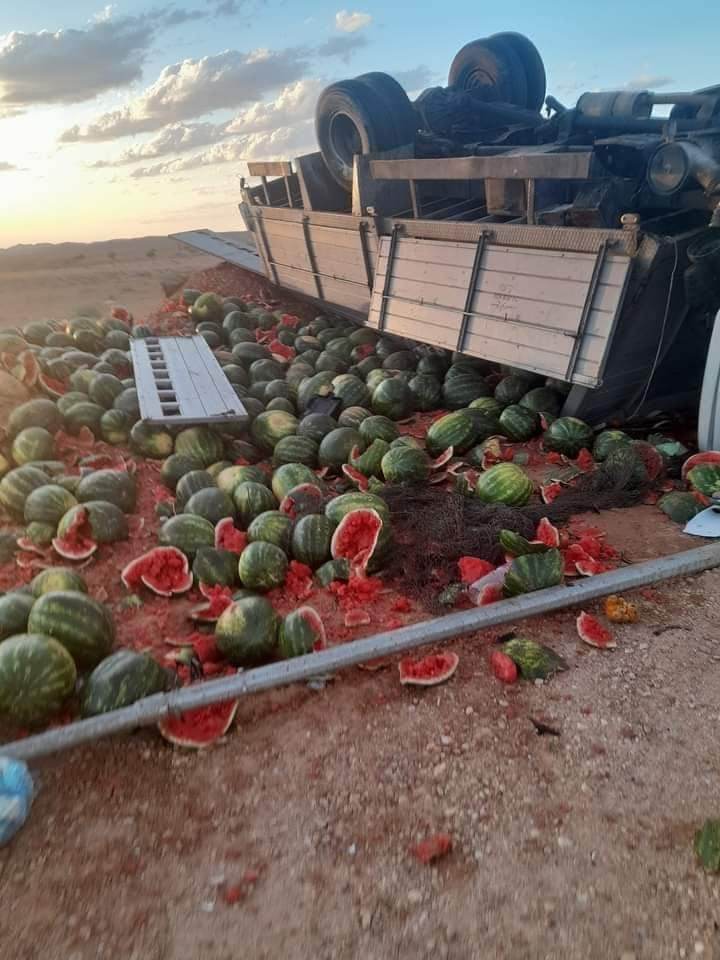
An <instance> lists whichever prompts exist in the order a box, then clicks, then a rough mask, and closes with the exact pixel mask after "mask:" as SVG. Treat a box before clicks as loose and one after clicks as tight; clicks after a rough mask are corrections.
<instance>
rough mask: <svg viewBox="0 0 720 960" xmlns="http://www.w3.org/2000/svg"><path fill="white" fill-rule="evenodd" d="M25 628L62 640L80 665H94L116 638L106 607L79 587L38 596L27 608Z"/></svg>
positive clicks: (102, 657)
mask: <svg viewBox="0 0 720 960" xmlns="http://www.w3.org/2000/svg"><path fill="white" fill-rule="evenodd" d="M28 631H29V632H30V633H41V634H43V635H44V636H48V637H53V638H54V639H55V640H57V641H58V642H59V643H62V645H63V646H64V647H65V648H66V649H67V650H68V652H69V653H70V655H71V656H72V658H73V660H74V661H75V662H76V663H77V665H78V666H79V667H94V666H95V665H96V664H97V663H99V662H100V661H101V660H102V659H104V658H105V657H106V656H107V655H108V654H109V653H110V650H111V649H112V645H113V641H114V639H115V626H114V624H113V621H112V617H111V616H110V613H109V611H108V609H107V608H106V607H104V606H103V605H102V604H101V603H98V601H97V600H94V599H93V598H92V597H89V596H88V595H87V594H86V593H81V592H80V591H79V590H56V591H50V592H49V593H44V594H43V595H42V596H41V597H39V598H38V599H37V600H36V601H35V603H34V604H33V608H32V610H31V611H30V616H29V618H28Z"/></svg>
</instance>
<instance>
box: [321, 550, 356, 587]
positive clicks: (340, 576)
mask: <svg viewBox="0 0 720 960" xmlns="http://www.w3.org/2000/svg"><path fill="white" fill-rule="evenodd" d="M315 577H316V579H317V581H318V583H319V584H320V586H321V587H329V586H330V584H331V583H332V582H333V581H334V580H343V581H347V580H349V579H350V561H349V560H346V559H345V557H339V558H338V559H337V560H328V561H327V563H324V564H323V565H322V566H321V567H318V568H317V570H316V571H315Z"/></svg>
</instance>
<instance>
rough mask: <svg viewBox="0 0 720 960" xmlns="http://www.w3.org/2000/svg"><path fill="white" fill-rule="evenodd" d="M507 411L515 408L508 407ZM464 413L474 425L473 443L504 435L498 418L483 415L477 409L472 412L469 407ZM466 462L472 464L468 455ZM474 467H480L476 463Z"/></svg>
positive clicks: (486, 414)
mask: <svg viewBox="0 0 720 960" xmlns="http://www.w3.org/2000/svg"><path fill="white" fill-rule="evenodd" d="M508 409H515V408H514V407H509V408H508ZM465 412H466V413H468V414H470V416H471V417H472V419H473V423H474V424H475V442H476V443H477V442H478V441H480V442H482V441H484V440H487V439H488V438H489V437H499V436H504V435H505V431H504V430H503V428H502V426H501V425H500V419H499V417H495V416H493V415H491V414H488V413H483V411H482V410H477V409H474V410H473V409H471V408H470V407H468V409H467V410H466V411H465ZM468 462H469V463H472V461H471V460H470V455H469V454H468ZM476 466H480V463H479V462H478V463H477V464H476Z"/></svg>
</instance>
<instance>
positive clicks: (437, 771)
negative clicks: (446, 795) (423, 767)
mask: <svg viewBox="0 0 720 960" xmlns="http://www.w3.org/2000/svg"><path fill="white" fill-rule="evenodd" d="M446 770H447V764H446V763H438V765H437V766H436V767H433V777H434V778H435V779H436V780H440V779H441V778H442V777H444V776H445V771H446Z"/></svg>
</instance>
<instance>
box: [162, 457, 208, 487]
mask: <svg viewBox="0 0 720 960" xmlns="http://www.w3.org/2000/svg"><path fill="white" fill-rule="evenodd" d="M193 470H202V464H201V463H200V462H199V461H198V460H193V459H192V457H186V456H184V455H183V454H181V453H173V454H171V455H170V456H169V457H168V458H167V460H165V461H163V465H162V468H161V470H160V479H161V480H162V482H163V483H164V484H165V486H166V487H167V488H168V490H172V491H173V492H174V491H175V489H176V487H177V485H178V482H179V481H180V480H181V479H182V478H183V477H184V476H185V474H186V473H191V472H192V471H193Z"/></svg>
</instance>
